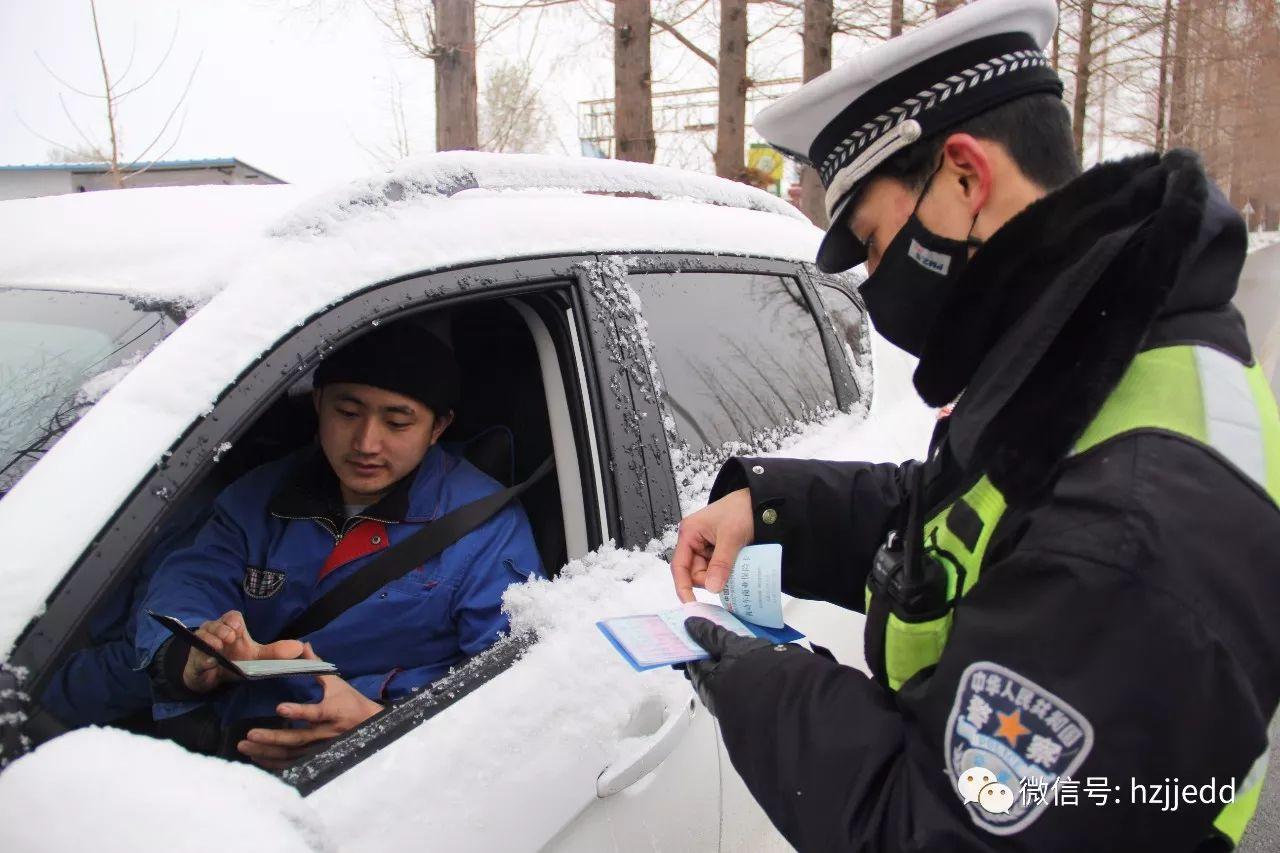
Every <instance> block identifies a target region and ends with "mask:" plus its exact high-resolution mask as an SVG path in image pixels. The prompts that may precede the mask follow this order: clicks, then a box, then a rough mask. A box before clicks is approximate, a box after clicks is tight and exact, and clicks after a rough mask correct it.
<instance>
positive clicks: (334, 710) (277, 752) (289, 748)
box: [236, 643, 382, 770]
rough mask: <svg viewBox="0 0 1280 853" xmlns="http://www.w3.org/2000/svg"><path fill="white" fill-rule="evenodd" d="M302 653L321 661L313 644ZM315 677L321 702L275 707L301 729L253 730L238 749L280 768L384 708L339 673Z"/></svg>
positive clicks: (309, 658)
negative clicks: (299, 724) (321, 693)
mask: <svg viewBox="0 0 1280 853" xmlns="http://www.w3.org/2000/svg"><path fill="white" fill-rule="evenodd" d="M302 656H303V657H304V658H306V659H307V660H319V658H318V657H317V656H316V653H315V652H314V651H312V650H311V644H310V643H308V644H307V646H306V651H305V652H303V655H302ZM316 680H317V681H319V682H320V684H321V686H323V687H324V695H323V696H322V697H321V699H320V701H319V702H314V703H311V704H306V703H297V702H282V703H280V704H279V705H277V706H276V713H277V714H279V715H280V716H282V717H284V718H285V719H286V720H292V721H295V722H299V723H304V724H305V725H304V726H303V727H302V728H296V729H250V730H249V732H248V733H247V734H246V735H245V739H244V740H242V741H240V743H238V744H236V749H238V750H239V751H240V752H241V753H242V754H244V755H247V756H248V757H249V758H251V759H252V760H253V762H254V763H255V764H258V765H259V766H262V767H266V768H269V769H272V770H281V769H283V768H285V767H288V766H289V765H290V764H292V763H293V762H294V761H297V760H298V759H299V758H300V757H302V755H303V754H304V753H305V752H307V750H309V749H310V748H311V747H312V746H313V745H314V744H316V743H319V742H320V741H325V740H329V739H331V738H335V737H337V736H338V735H340V734H342V733H343V732H347V731H350V730H351V729H354V728H355V727H356V726H358V725H360V724H361V723H363V722H364V721H365V720H367V719H369V718H370V717H372V716H373V715H374V714H376V713H378V712H379V711H381V710H382V706H381V705H379V704H378V703H377V702H375V701H373V700H372V699H370V698H368V697H367V696H365V695H364V694H363V693H361V692H360V691H359V690H356V689H355V688H354V687H352V686H351V685H350V684H348V683H347V682H346V681H344V680H343V679H341V678H339V677H338V676H336V675H317V676H316Z"/></svg>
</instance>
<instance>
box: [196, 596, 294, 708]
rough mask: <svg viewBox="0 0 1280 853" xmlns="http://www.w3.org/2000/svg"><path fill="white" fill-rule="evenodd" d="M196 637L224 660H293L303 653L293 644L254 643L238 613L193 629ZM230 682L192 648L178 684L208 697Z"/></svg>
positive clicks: (230, 676) (229, 675)
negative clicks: (180, 681)
mask: <svg viewBox="0 0 1280 853" xmlns="http://www.w3.org/2000/svg"><path fill="white" fill-rule="evenodd" d="M196 636H197V637H199V638H200V639H202V640H204V641H205V642H206V643H208V644H209V645H210V646H211V647H212V648H213V649H215V650H217V651H218V652H219V653H220V654H221V655H222V656H223V657H225V658H227V659H228V660H293V659H294V658H296V657H300V656H301V655H302V651H303V645H302V643H301V642H299V641H297V640H277V641H276V642H274V643H266V644H263V643H258V642H256V641H255V640H254V639H253V637H251V636H249V629H248V628H246V627H245V624H244V616H243V615H241V613H240V611H238V610H228V611H227V612H226V613H224V614H222V616H220V617H218V618H217V619H215V620H213V621H211V622H205V623H204V624H203V625H201V626H200V627H199V628H197V629H196ZM234 679H235V676H234V675H233V674H232V673H230V672H228V671H227V670H225V669H223V668H222V667H220V666H218V661H217V660H216V659H214V657H213V656H212V655H207V654H205V653H204V652H202V651H200V650H199V649H195V648H193V649H191V651H190V652H189V653H188V655H187V664H186V666H184V667H183V669H182V683H183V684H185V685H186V686H187V689H188V690H194V691H195V692H196V693H208V692H209V691H210V690H213V689H214V688H215V687H217V686H218V685H220V684H222V683H224V682H226V681H231V680H234Z"/></svg>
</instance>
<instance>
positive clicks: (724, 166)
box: [715, 0, 751, 180]
mask: <svg viewBox="0 0 1280 853" xmlns="http://www.w3.org/2000/svg"><path fill="white" fill-rule="evenodd" d="M717 70H718V71H719V75H718V76H719V81H720V103H719V109H718V110H717V119H716V154H715V164H716V174H717V175H719V176H720V177H722V178H729V179H731V180H741V179H742V178H743V176H744V175H743V172H744V166H745V164H744V163H743V155H744V153H745V151H746V121H747V87H748V86H750V85H751V81H750V80H749V79H748V78H747V0H720V59H719V65H718V68H717Z"/></svg>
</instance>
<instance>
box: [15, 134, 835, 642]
mask: <svg viewBox="0 0 1280 853" xmlns="http://www.w3.org/2000/svg"><path fill="white" fill-rule="evenodd" d="M549 159H551V158H532V161H536V163H537V164H540V165H539V168H541V169H542V170H543V173H544V174H546V173H548V172H550V173H554V171H555V170H554V169H551V167H550V166H549V165H548V164H547V161H548V160H549ZM477 162H492V163H495V164H497V165H496V166H495V167H494V171H496V172H497V173H498V175H499V177H501V178H502V180H505V181H507V184H504V186H505V185H511V184H512V183H514V180H513V179H510V175H511V174H512V173H514V172H517V171H518V168H517V167H518V165H519V163H520V162H522V160H521V157H520V156H518V155H507V156H500V155H480V154H467V155H458V154H456V153H455V154H448V155H436V156H435V157H431V158H425V159H423V160H420V161H414V162H413V163H411V164H408V165H406V166H405V167H404V168H403V169H401V170H400V171H399V172H397V173H396V175H395V180H396V181H398V182H400V183H401V184H405V185H407V184H408V183H412V182H413V180H414V175H420V176H421V179H420V181H419V183H426V182H428V181H429V180H435V179H436V178H438V176H439V175H438V172H439V170H440V169H441V168H442V167H441V165H440V164H441V163H445V164H448V163H454V164H457V163H465V164H466V165H467V168H468V169H470V170H472V171H473V172H474V171H476V170H477V169H478V167H477V166H476V163H477ZM569 162H571V163H574V164H577V163H578V162H579V161H578V160H572V161H569ZM616 166H617V164H613V166H612V167H608V168H606V167H603V166H599V165H592V166H591V167H590V168H593V169H597V170H602V171H601V174H602V175H607V174H610V173H611V170H613V171H616V169H615V168H614V167H616ZM624 168H626V169H629V170H637V171H638V172H641V173H644V172H647V171H648V168H647V167H643V166H634V165H633V164H627V165H626V166H624ZM653 171H654V177H652V178H651V179H649V181H648V183H647V184H645V185H643V186H642V188H641V192H642V194H647V195H660V196H664V197H666V198H667V200H664V201H655V200H653V199H650V198H636V197H615V196H612V195H591V194H584V191H582V190H581V187H582V186H584V185H585V184H584V182H581V181H580V182H579V183H578V184H577V185H575V186H574V188H573V191H572V192H570V191H567V190H564V189H555V188H554V187H555V186H556V185H558V184H563V183H565V182H566V181H567V179H560V178H555V175H554V174H552V175H551V177H550V178H548V180H551V184H552V186H553V189H548V190H546V191H539V192H533V191H518V192H517V191H510V192H494V191H491V190H474V191H468V192H463V193H461V194H460V195H457V196H455V197H452V198H446V197H438V196H435V195H431V194H429V193H418V194H416V195H415V194H414V193H407V194H404V195H403V196H402V198H401V200H400V201H396V202H394V203H386V204H373V205H363V204H355V205H352V204H344V203H343V202H342V199H350V198H359V197H362V194H367V192H368V189H369V186H370V182H369V181H365V182H358V183H356V184H352V185H350V186H349V187H347V188H346V189H345V190H343V191H342V192H337V193H327V194H324V195H322V196H321V197H320V198H319V199H318V200H316V201H313V202H310V203H307V204H304V205H302V206H301V207H300V208H299V210H300V212H299V213H296V214H294V215H291V216H285V217H284V218H281V217H280V214H279V209H280V207H281V206H284V202H289V203H290V205H292V204H293V203H294V202H296V199H297V195H296V192H297V189H298V188H294V187H284V188H280V187H219V188H202V187H195V188H181V190H182V191H176V190H171V189H164V190H128V191H124V192H121V191H116V192H101V193H90V194H83V195H76V196H73V197H69V196H62V197H54V198H48V199H34V200H29V201H22V202H4V203H0V228H3V229H5V230H6V232H7V235H6V236H7V237H9V238H10V239H9V240H8V241H7V242H8V243H9V244H10V245H11V246H12V247H13V249H14V251H12V252H9V251H6V253H5V255H6V257H0V284H3V285H9V286H30V287H50V286H59V287H82V288H86V289H98V290H105V291H108V292H121V293H128V294H134V295H137V296H139V297H141V298H146V299H168V300H178V301H183V302H186V303H188V304H198V303H200V302H201V301H203V300H205V299H207V300H208V301H207V304H205V305H204V307H202V308H200V310H198V311H197V312H196V313H195V314H194V316H192V317H191V319H190V320H188V321H187V322H186V323H184V324H183V325H182V326H181V327H179V328H178V329H177V330H176V331H175V332H174V333H173V334H172V335H170V336H169V337H168V338H167V339H165V340H164V341H163V342H162V343H161V344H160V345H159V346H157V347H156V349H155V350H154V351H153V352H151V353H150V354H149V355H148V356H147V357H146V358H145V359H143V360H142V362H141V363H140V364H139V365H138V366H137V367H136V368H134V369H133V370H132V371H131V372H130V373H129V374H128V375H127V376H125V377H124V378H123V379H122V380H121V381H120V382H119V384H117V385H115V387H113V388H112V389H111V390H110V391H109V392H108V393H107V394H106V395H105V396H104V397H103V398H102V399H101V400H100V401H99V402H98V403H97V404H96V405H95V406H94V407H93V408H92V409H91V410H90V411H89V412H88V413H87V414H85V416H84V417H83V418H82V419H81V420H80V422H79V423H77V424H76V425H75V426H74V427H73V428H72V429H71V430H69V431H68V432H67V434H66V435H65V436H64V437H63V438H62V439H61V440H60V441H59V442H58V444H57V445H55V446H54V447H53V448H52V449H51V450H50V451H49V452H48V453H47V454H46V456H45V458H44V459H42V460H41V461H40V462H39V463H38V464H37V465H35V466H34V467H33V468H32V469H31V470H30V471H29V472H28V473H27V474H26V476H24V477H23V479H22V480H21V481H19V482H18V484H17V485H16V486H15V487H14V488H13V489H12V491H10V492H9V494H8V496H7V497H6V498H5V499H4V500H3V501H0V537H2V538H3V539H4V541H7V542H10V543H12V547H11V548H10V549H9V551H8V553H7V554H6V559H5V561H3V564H2V565H0V584H2V585H3V587H4V589H5V595H4V596H2V597H0V658H7V657H8V655H9V653H10V650H11V647H12V644H13V642H14V641H15V639H16V638H17V636H18V635H19V633H20V632H21V631H22V629H23V627H24V626H25V625H26V624H27V623H28V621H29V620H30V619H31V618H32V617H33V616H35V615H36V614H37V613H39V612H40V610H41V608H42V607H43V604H44V602H45V600H46V599H47V598H48V596H49V595H50V593H51V592H52V591H53V589H54V587H55V586H56V584H57V583H58V581H59V580H60V579H61V578H62V576H63V575H64V574H65V572H66V571H67V569H68V567H70V566H71V565H72V563H73V562H74V561H75V560H76V558H77V557H78V556H79V555H80V553H81V552H83V550H84V549H85V548H86V547H87V546H88V545H89V544H90V542H91V541H92V539H93V537H94V536H95V535H96V534H97V532H98V531H99V530H100V529H101V527H102V525H104V524H105V523H106V522H107V520H108V519H109V518H110V517H111V516H112V515H113V514H114V512H115V511H116V510H117V509H118V507H119V506H120V503H121V502H122V501H123V500H125V499H126V498H127V497H128V496H129V494H130V493H131V492H132V491H133V489H134V488H135V487H136V486H137V484H138V482H139V481H140V480H141V479H142V478H143V477H144V476H145V475H146V474H147V473H148V472H149V471H150V470H151V469H152V468H153V467H154V466H155V465H156V464H158V463H159V462H161V459H162V454H163V452H164V451H165V450H167V449H168V448H169V447H170V446H171V445H172V444H173V443H174V442H175V441H176V440H177V439H178V438H179V437H180V436H181V435H182V434H183V433H184V432H185V431H186V430H187V428H188V427H189V426H190V425H191V423H192V422H193V421H194V420H195V419H196V418H198V417H200V416H201V415H202V414H205V413H207V412H209V411H210V409H211V408H212V406H213V404H214V402H215V401H216V400H217V399H218V397H219V396H220V395H221V394H222V392H223V391H225V389H226V388H227V387H228V386H229V385H230V384H231V383H233V382H234V381H235V379H236V377H237V376H239V375H240V374H241V372H243V371H244V369H245V368H246V367H248V366H249V365H251V364H252V363H253V362H254V361H255V360H256V359H257V358H258V357H259V356H260V355H261V354H262V353H264V352H266V351H267V350H269V349H270V348H271V347H272V346H273V345H274V344H275V343H276V342H277V341H279V340H280V339H281V338H283V337H284V336H286V335H287V334H289V333H290V332H291V331H292V330H293V329H294V328H295V327H297V326H299V325H301V324H303V323H305V322H306V321H307V320H308V319H309V318H310V317H312V316H314V315H315V314H317V313H318V312H320V311H323V310H324V309H325V308H327V307H328V306H331V305H333V304H335V303H337V302H340V301H342V300H343V299H344V298H345V297H346V296H348V295H349V294H351V293H353V292H355V291H358V290H362V289H365V288H367V287H368V286H370V285H372V284H375V283H378V282H381V281H386V280H388V279H391V278H395V277H397V276H402V275H407V274H412V273H419V272H424V271H430V270H435V269H441V268H447V267H456V266H459V265H464V264H468V263H479V262H487V261H494V260H504V259H512V258H519V257H530V256H538V255H559V254H574V253H579V252H604V251H679V252H700V253H720V254H736V255H755V256H765V257H774V258H784V259H795V260H808V259H811V258H812V257H814V254H815V252H816V251H817V246H818V242H819V240H820V239H821V237H822V232H821V231H820V230H818V229H817V228H815V227H814V226H812V225H811V224H809V223H808V222H807V221H802V220H800V219H796V218H792V217H791V216H789V215H786V216H784V215H779V214H778V213H775V212H767V211H765V210H763V209H745V208H743V207H729V206H725V205H726V204H728V203H731V202H732V203H736V202H737V201H742V199H735V198H734V194H739V195H741V196H742V197H743V199H746V200H745V201H743V202H742V203H744V204H746V203H748V202H749V203H750V204H752V205H754V206H755V207H758V208H760V207H767V206H769V204H771V202H761V201H760V198H759V197H760V196H766V195H767V194H764V193H758V191H751V190H750V188H735V185H732V184H730V183H729V182H725V181H720V180H719V179H714V178H709V177H706V176H694V177H693V178H690V177H688V176H683V177H681V178H679V181H677V180H676V179H675V178H673V177H671V176H672V175H677V176H679V175H682V174H683V173H679V172H675V171H674V170H660V169H656V168H655V169H654V170H653ZM553 178H554V180H552V179H553ZM495 182H496V183H501V181H498V180H497V179H496V178H495ZM681 182H682V183H681ZM601 183H606V184H607V185H606V189H605V190H601V191H602V192H603V191H609V192H620V191H622V189H623V188H624V187H626V186H629V185H630V184H628V183H626V182H624V181H622V180H621V179H617V180H613V181H612V183H608V182H604V181H603V180H602V181H601ZM632 183H635V182H634V181H632ZM721 184H725V185H727V188H726V189H724V191H723V196H722V197H716V196H715V193H714V192H713V191H712V189H708V185H709V186H710V187H711V188H714V187H717V186H720V185H721ZM379 185H381V184H379ZM197 190H200V192H197ZM213 190H218V192H213ZM135 194H136V195H135ZM691 194H692V195H693V196H694V197H697V198H702V199H703V200H702V201H689V200H680V199H684V198H686V197H687V196H689V195H691ZM393 195H394V194H393ZM748 196H749V197H750V198H747V197H748ZM214 199H216V201H213V200H214ZM232 199H234V201H232ZM267 199H270V202H267V201H266V200H267ZM385 200H386V199H384V201H385ZM775 201H776V200H775ZM84 203H87V204H88V205H89V207H88V208H85V209H83V210H81V209H80V208H79V207H77V205H80V204H84ZM268 209H269V210H268ZM326 211H327V213H326ZM268 213H271V214H272V215H267V214H268ZM241 214H243V215H244V216H245V217H246V219H245V221H244V222H242V223H238V224H235V225H231V224H229V221H230V220H234V219H235V218H236V217H238V216H240V215H241ZM64 216H67V217H70V218H68V219H66V222H68V223H73V224H74V226H75V229H76V230H72V226H71V225H67V224H64V219H63V217H64ZM168 216H172V217H173V222H174V223H190V224H187V225H181V226H180V227H179V225H176V224H175V225H174V227H173V228H172V229H170V228H168V227H167V226H166V224H165V223H166V221H167V217H168ZM300 217H301V218H300ZM317 218H318V219H319V220H321V221H322V227H317V226H315V223H316V221H317ZM267 220H270V221H271V222H273V223H275V224H274V225H268V224H267ZM212 222H217V223H219V225H218V228H217V229H215V230H212V231H210V232H209V234H210V239H209V240H208V241H207V245H205V244H202V243H201V242H200V241H199V240H198V239H196V238H197V237H198V236H199V232H200V228H201V227H204V226H203V225H201V223H212ZM299 222H303V223H310V225H308V226H307V227H295V226H297V225H298V223H299ZM135 223H138V224H136V225H135ZM81 227H83V230H84V231H85V232H91V233H92V234H93V235H94V236H93V238H92V239H90V240H88V241H87V244H86V246H85V247H84V250H83V251H80V250H79V249H78V248H77V247H78V246H79V239H80V238H79V236H78V235H79V234H80V233H81V231H80V229H81ZM208 227H210V228H212V227H213V226H212V225H209V226H208ZM273 233H274V234H275V235H276V236H273ZM146 237H150V238H153V239H154V240H156V241H157V242H159V243H163V244H164V245H163V246H162V247H159V248H156V249H155V250H154V256H148V254H147V252H148V248H147V240H146V239H145V238H146ZM115 238H118V239H119V240H120V241H122V242H121V248H120V251H119V252H113V250H112V242H111V241H112V239H115ZM223 238H225V239H223ZM87 477H91V478H92V479H91V480H87V479H86V478H87ZM54 518H56V519H60V520H62V521H60V523H59V530H58V533H57V535H52V532H51V531H50V519H54ZM68 519H70V520H73V523H63V521H65V520H68ZM31 531H46V532H47V533H48V535H38V536H32V535H30V534H31Z"/></svg>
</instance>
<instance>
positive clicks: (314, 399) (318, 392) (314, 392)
mask: <svg viewBox="0 0 1280 853" xmlns="http://www.w3.org/2000/svg"><path fill="white" fill-rule="evenodd" d="M323 395H324V388H312V389H311V405H312V406H313V407H314V408H315V410H316V417H319V416H320V398H321V397H322V396H323Z"/></svg>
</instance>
